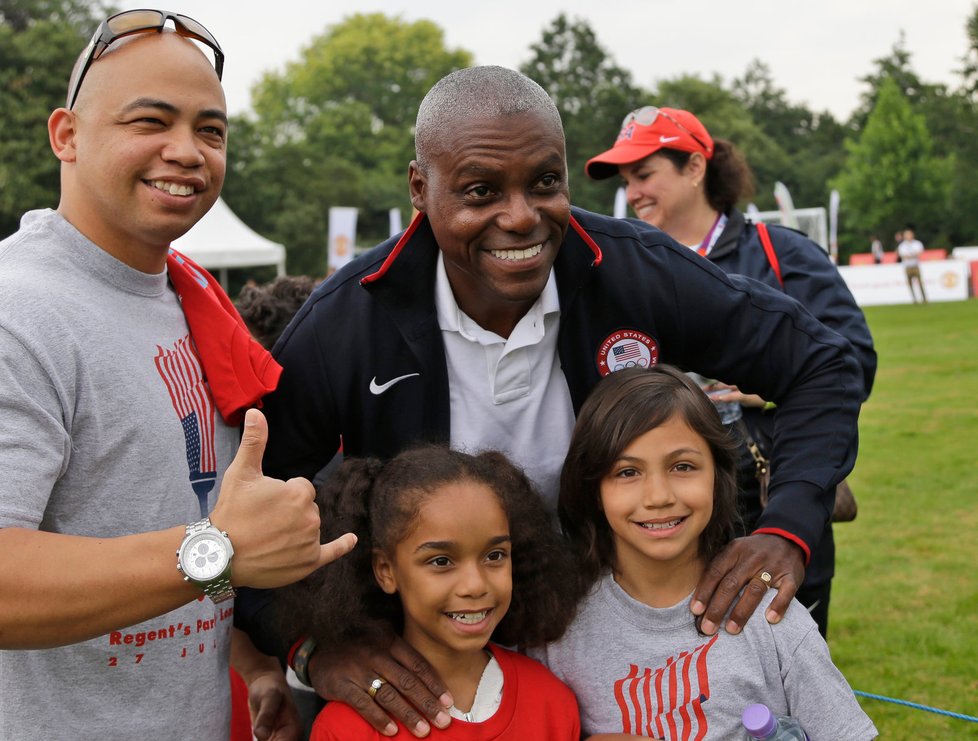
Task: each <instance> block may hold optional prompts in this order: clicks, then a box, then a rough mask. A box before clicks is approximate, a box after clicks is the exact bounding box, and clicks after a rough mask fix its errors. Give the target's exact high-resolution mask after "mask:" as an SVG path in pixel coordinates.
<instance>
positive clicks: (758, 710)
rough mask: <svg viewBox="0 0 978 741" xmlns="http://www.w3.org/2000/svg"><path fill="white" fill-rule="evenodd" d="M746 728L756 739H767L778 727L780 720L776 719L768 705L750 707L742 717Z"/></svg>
mask: <svg viewBox="0 0 978 741" xmlns="http://www.w3.org/2000/svg"><path fill="white" fill-rule="evenodd" d="M741 720H742V721H743V722H744V728H746V729H747V732H748V733H749V734H750V735H751V736H754V737H755V738H767V737H768V736H770V735H771V734H772V733H774V731H775V729H777V727H778V719H777V718H775V717H774V713H772V712H771V710H770V708H768V706H767V705H761V704H760V703H758V704H756V705H748V706H747V709H746V710H744V714H743V715H742V716H741Z"/></svg>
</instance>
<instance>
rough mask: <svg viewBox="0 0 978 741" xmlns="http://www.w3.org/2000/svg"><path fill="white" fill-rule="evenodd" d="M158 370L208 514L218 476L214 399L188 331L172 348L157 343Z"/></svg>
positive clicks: (196, 489) (193, 483)
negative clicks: (209, 495) (175, 415)
mask: <svg viewBox="0 0 978 741" xmlns="http://www.w3.org/2000/svg"><path fill="white" fill-rule="evenodd" d="M156 350H157V353H156V357H155V358H154V360H155V362H156V370H157V371H158V372H159V374H160V377H161V378H162V379H163V383H165V384H166V390H167V392H168V393H169V394H170V401H171V402H173V409H174V410H175V411H176V413H177V417H179V419H180V424H181V426H182V427H183V437H184V440H185V441H186V444H187V466H188V468H189V469H190V485H191V486H192V487H193V490H194V493H195V494H196V495H197V499H198V500H199V501H200V513H201V515H202V516H203V515H206V514H207V495H208V494H209V493H210V491H211V489H213V488H214V483H215V481H216V479H217V455H216V453H215V450H214V401H213V399H211V395H210V391H209V390H208V389H207V384H206V383H205V382H204V371H203V369H202V368H201V365H200V358H198V357H197V350H196V348H195V347H194V344H193V341H192V340H191V339H190V335H189V334H188V335H187V336H186V337H183V338H182V339H179V340H177V342H176V344H175V345H174V348H173V349H172V350H167V349H164V348H163V347H161V346H160V345H157V346H156Z"/></svg>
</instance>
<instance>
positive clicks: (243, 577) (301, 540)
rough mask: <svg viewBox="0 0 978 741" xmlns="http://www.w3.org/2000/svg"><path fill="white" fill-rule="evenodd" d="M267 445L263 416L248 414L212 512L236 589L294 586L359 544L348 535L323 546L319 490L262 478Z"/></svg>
mask: <svg viewBox="0 0 978 741" xmlns="http://www.w3.org/2000/svg"><path fill="white" fill-rule="evenodd" d="M267 440H268V425H267V423H266V422H265V417H264V415H263V414H262V413H261V412H259V411H258V410H257V409H250V410H248V413H247V414H246V415H245V422H244V434H243V435H242V436H241V444H240V445H239V446H238V452H237V454H236V455H235V457H234V460H233V461H232V462H231V465H230V466H228V469H227V471H225V473H224V480H223V482H222V484H221V493H220V495H219V496H218V499H217V504H216V505H215V506H214V511H213V512H212V513H211V522H212V523H213V524H214V526H215V527H217V528H219V529H221V530H224V531H226V532H227V534H228V537H229V538H230V539H231V543H232V545H233V546H234V560H233V562H232V563H233V565H232V569H231V571H232V573H231V582H232V583H233V584H234V585H235V586H248V587H258V588H263V589H269V588H273V587H281V586H285V585H286V584H291V583H292V582H294V581H298V580H299V579H301V578H303V577H304V576H306V575H308V574H309V573H311V572H312V571H315V570H316V569H318V568H319V567H320V566H325V565H326V564H328V563H329V562H330V561H335V560H336V559H337V558H340V557H341V556H343V555H345V554H347V553H349V552H350V551H351V550H352V549H353V546H354V545H356V542H357V539H356V536H355V535H353V534H352V533H347V534H346V535H343V536H341V537H339V538H337V539H336V540H333V541H331V542H329V543H324V544H320V542H319V527H320V521H319V508H318V507H317V506H316V492H315V489H313V486H312V484H311V483H310V482H309V481H307V480H306V479H302V478H295V479H289V480H288V481H280V480H279V479H272V478H268V477H267V476H265V475H263V474H262V471H261V461H262V456H263V455H264V453H265V443H266V441H267Z"/></svg>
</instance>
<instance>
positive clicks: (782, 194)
mask: <svg viewBox="0 0 978 741" xmlns="http://www.w3.org/2000/svg"><path fill="white" fill-rule="evenodd" d="M774 200H775V201H777V202H778V211H780V212H781V223H782V224H784V225H785V226H790V227H791V228H792V229H797V228H798V217H797V216H796V215H795V203H794V201H792V200H791V193H789V192H788V186H787V185H785V184H784V183H782V182H781V181H780V180H779V181H778V182H776V183H775V184H774Z"/></svg>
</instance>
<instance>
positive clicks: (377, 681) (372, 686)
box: [367, 677, 387, 698]
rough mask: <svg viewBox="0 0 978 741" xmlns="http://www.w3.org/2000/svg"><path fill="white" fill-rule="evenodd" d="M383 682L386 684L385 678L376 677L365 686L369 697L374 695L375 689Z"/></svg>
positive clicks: (382, 684) (375, 694)
mask: <svg viewBox="0 0 978 741" xmlns="http://www.w3.org/2000/svg"><path fill="white" fill-rule="evenodd" d="M385 684H387V680H386V679H384V678H383V677H377V678H376V679H375V680H374V681H373V682H371V683H370V686H369V687H367V694H368V695H370V697H371V698H374V697H376V696H377V691H378V690H379V689H380V688H381V687H383V686H384V685H385Z"/></svg>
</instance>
